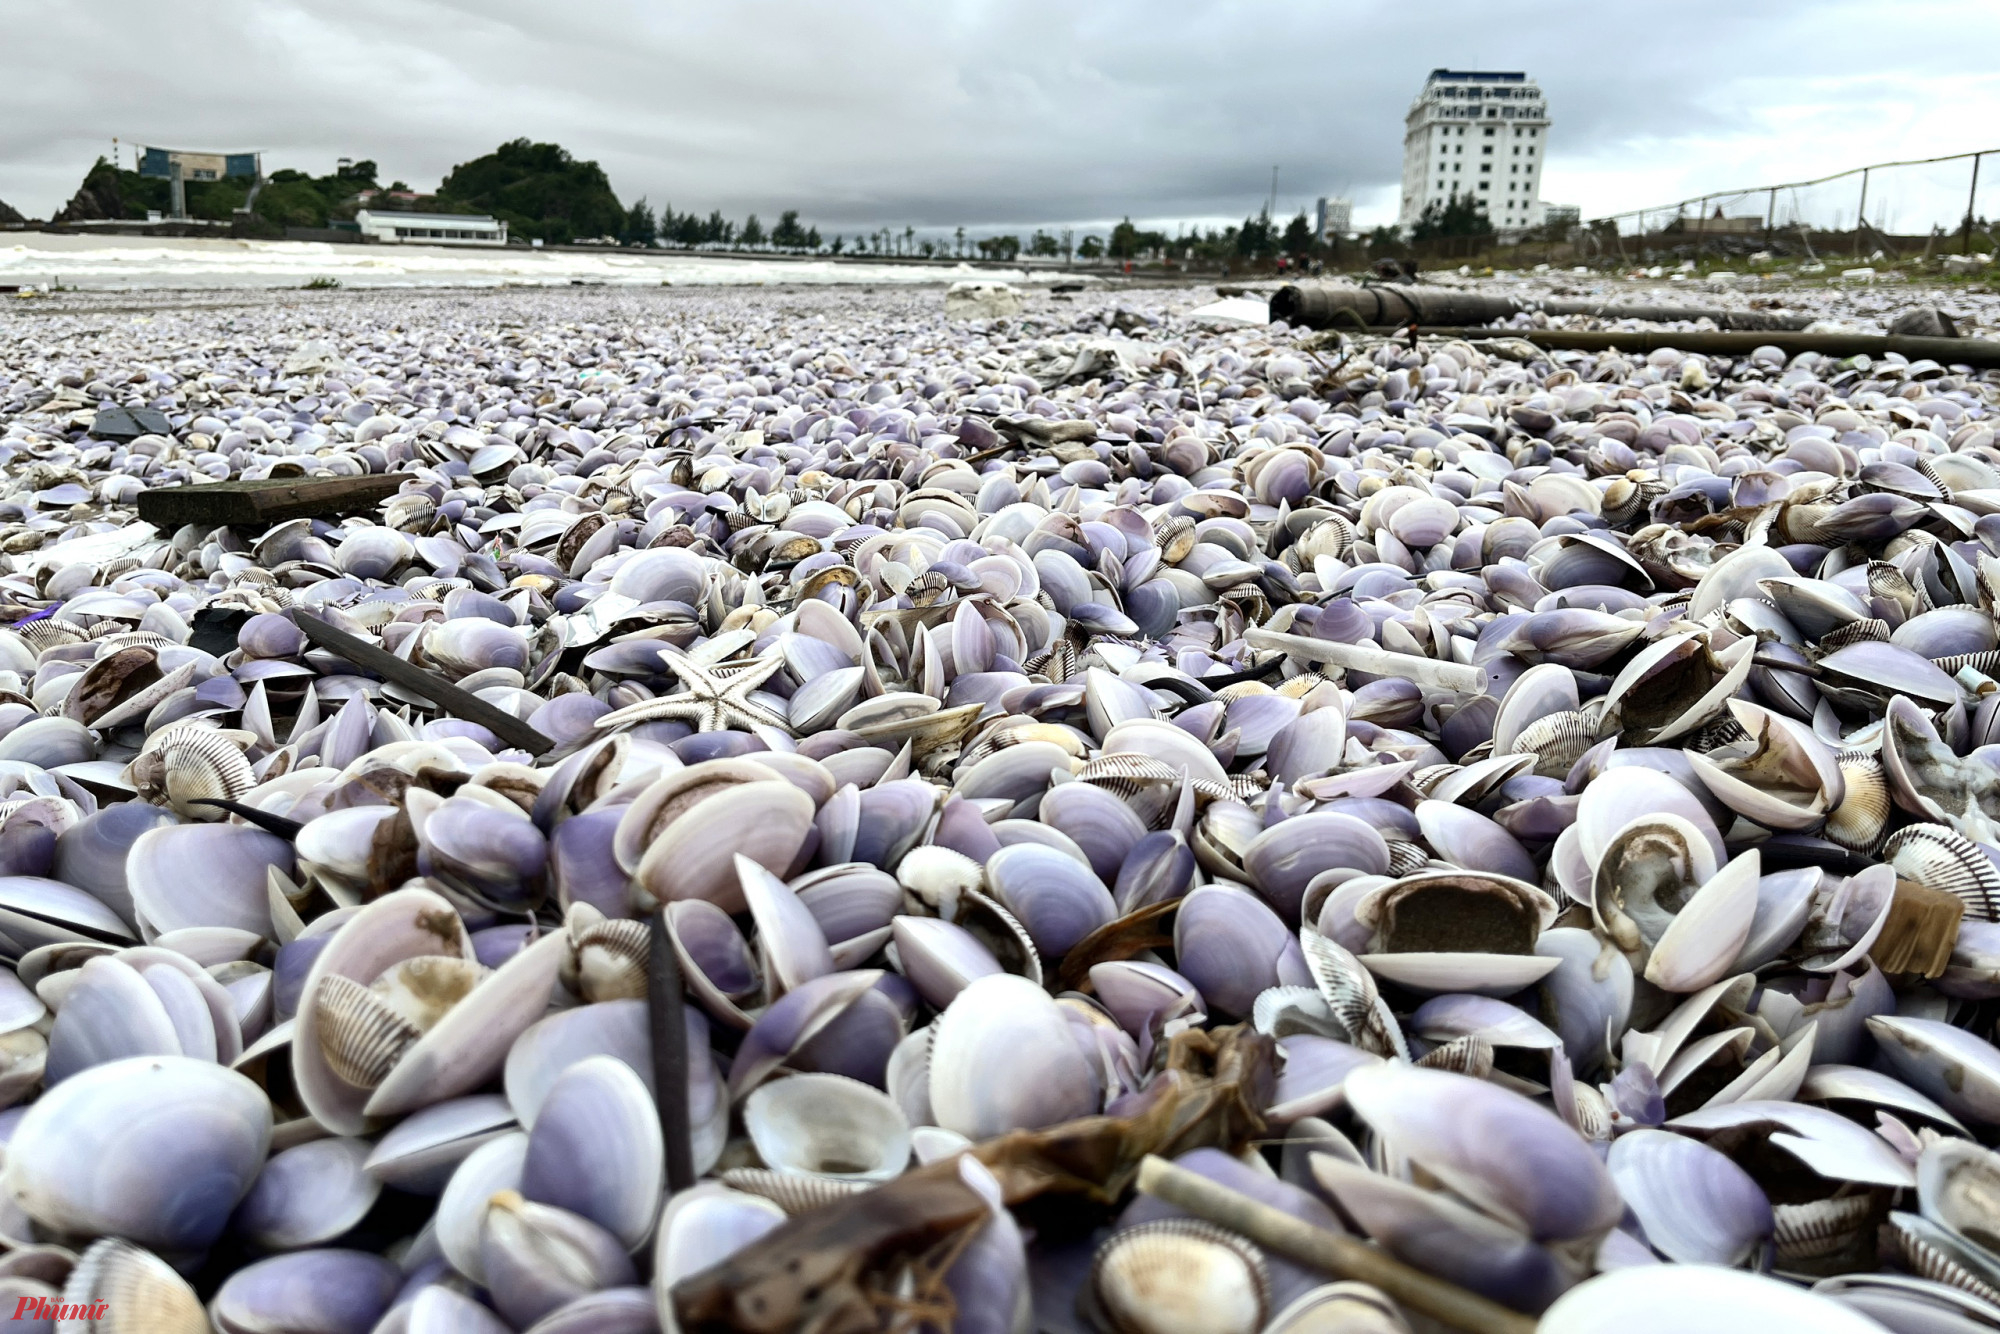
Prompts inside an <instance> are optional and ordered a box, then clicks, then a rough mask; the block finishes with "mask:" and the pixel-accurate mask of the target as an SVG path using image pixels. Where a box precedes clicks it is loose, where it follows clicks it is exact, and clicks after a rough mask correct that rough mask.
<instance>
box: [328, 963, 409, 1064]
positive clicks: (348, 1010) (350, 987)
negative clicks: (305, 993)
mask: <svg viewBox="0 0 2000 1334" xmlns="http://www.w3.org/2000/svg"><path fill="white" fill-rule="evenodd" d="M313 1007H314V1009H315V1010H317V1011H318V1019H319V1033H320V1048H321V1050H322V1051H324V1052H325V1053H326V1063H327V1065H328V1066H330V1067H331V1068H332V1070H333V1072H334V1073H335V1074H336V1075H339V1076H340V1077H341V1078H342V1079H344V1080H346V1081H347V1082H348V1083H350V1084H352V1085H354V1087H356V1088H364V1089H372V1088H376V1087H378V1086H380V1084H381V1083H382V1081H383V1080H385V1079H387V1078H388V1077H389V1072H390V1071H391V1070H394V1069H395V1068H396V1063H397V1062H398V1061H400V1060H402V1059H403V1057H404V1055H405V1054H406V1053H408V1051H409V1050H410V1048H411V1047H414V1046H415V1045H416V1044H417V1039H418V1038H420V1037H422V1036H423V1035H424V1031H423V1030H422V1029H421V1028H418V1027H417V1026H416V1025H415V1024H414V1023H412V1022H411V1021H410V1020H408V1019H406V1018H404V1017H403V1016H402V1015H400V1014H398V1013H397V1012H396V1010H395V1008H394V1007H393V1006H391V1005H390V1004H389V1002H388V1001H386V1000H384V999H383V998H382V995H381V993H379V992H377V991H373V990H371V989H369V988H368V987H364V986H362V985H361V984H360V983H359V982H356V981H355V980H354V979H353V978H350V977H342V976H341V975H340V974H338V973H329V974H328V975H327V976H326V978H325V979H324V980H323V981H321V983H320V985H319V990H318V991H317V992H316V993H314V996H313Z"/></svg>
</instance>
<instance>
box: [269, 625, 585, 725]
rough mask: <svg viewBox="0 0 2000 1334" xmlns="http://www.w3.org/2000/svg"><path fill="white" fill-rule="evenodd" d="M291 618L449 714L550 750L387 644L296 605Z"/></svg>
mask: <svg viewBox="0 0 2000 1334" xmlns="http://www.w3.org/2000/svg"><path fill="white" fill-rule="evenodd" d="M291 618H292V623H293V624H294V625H296V626H298V627H299V629H300V630H302V631H304V632H305V636H306V638H307V639H310V640H312V642H313V643H315V644H317V645H319V646H320V647H321V648H323V649H326V650H328V651H330V652H333V653H337V654H339V655H340V656H341V657H343V658H345V659H347V660H348V661H349V662H351V663H353V664H354V665H355V666H356V667H359V668H361V669H362V670H364V671H370V672H373V673H375V674H376V675H377V676H379V677H381V678H382V679H383V680H385V681H393V682H394V683H395V684H397V685H399V686H402V687H403V688H404V689H405V690H411V691H414V692H416V693H417V694H419V695H422V696H423V697H424V698H425V699H427V700H429V701H430V702H431V703H433V704H435V705H437V706H438V707H439V708H440V709H442V710H444V711H445V712H446V713H448V714H450V715H451V716H452V717H454V718H463V719H465V721H467V722H469V723H478V724H479V725H480V726H481V727H483V728H485V729H486V730H487V731H489V732H491V733H492V734H493V735H494V736H496V737H498V738H500V740H501V741H503V742H505V743H506V744H507V745H510V746H517V747H519V748H520V749H522V750H525V751H527V752H528V753H529V754H530V755H541V754H545V753H547V752H548V751H551V750H553V749H555V744H556V743H555V742H553V741H551V740H549V738H547V737H545V736H543V735H542V734H541V733H540V732H537V731H536V730H535V729H534V728H532V727H530V726H528V724H527V723H525V722H523V721H522V720H521V719H519V718H516V717H515V716H514V715H513V714H511V713H509V712H507V711H506V710H505V709H502V708H499V707H497V706H495V705H492V704H488V703H487V702H486V701H485V700H483V699H481V698H479V696H477V695H475V694H473V693H472V692H471V691H469V690H461V689H459V688H458V687H457V686H455V685H453V684H452V683H451V682H449V681H447V680H445V679H444V678H443V677H442V676H439V675H438V674H437V673H435V672H427V671H425V670H424V669H423V668H421V667H419V666H417V665H416V664H415V663H413V662H405V661H403V660H402V659H401V658H399V657H397V656H396V655H395V654H393V653H391V652H389V651H388V650H387V649H384V648H378V647H376V646H375V645H373V644H370V643H369V642H367V641H366V640H363V639H356V638H355V637H354V636H353V635H350V634H348V633H347V632H346V631H345V630H336V629H334V627H332V626H330V625H328V624H327V623H326V622H325V621H322V620H321V619H319V617H317V616H314V615H312V614H311V613H310V612H304V611H298V610H295V611H293V612H292V614H291Z"/></svg>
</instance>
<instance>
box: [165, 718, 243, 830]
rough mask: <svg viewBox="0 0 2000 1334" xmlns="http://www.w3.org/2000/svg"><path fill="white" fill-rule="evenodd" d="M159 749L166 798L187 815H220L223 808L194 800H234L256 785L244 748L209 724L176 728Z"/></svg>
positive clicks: (208, 817)
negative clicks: (199, 804)
mask: <svg viewBox="0 0 2000 1334" xmlns="http://www.w3.org/2000/svg"><path fill="white" fill-rule="evenodd" d="M159 752H160V757H159V762H160V773H161V787H162V789H163V790H164V791H165V793H166V797H167V802H168V804H170V805H171V806H172V807H173V808H174V810H175V811H176V812H178V813H179V814H180V815H181V816H183V817H184V818H186V819H190V820H216V819H220V818H222V815H223V812H222V811H221V809H220V808H218V807H215V806H198V805H195V804H194V803H195V802H197V801H203V800H211V799H216V798H220V799H222V800H225V801H234V800H236V799H237V798H238V797H241V796H242V795H243V794H244V793H245V792H248V791H249V790H250V789H251V788H253V787H255V786H256V785H257V777H256V775H255V774H254V773H253V772H252V771H251V768H250V761H249V760H248V759H246V758H244V755H243V751H242V750H241V749H240V748H239V747H238V746H237V745H236V744H235V743H234V742H232V741H230V740H229V739H228V738H227V737H225V736H223V735H221V734H220V733H217V732H213V731H210V730H208V729H206V728H198V727H181V728H176V729H175V731H174V735H173V736H172V737H171V738H169V739H168V740H166V741H165V742H163V743H161V745H160V748H159Z"/></svg>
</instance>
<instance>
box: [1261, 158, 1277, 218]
mask: <svg viewBox="0 0 2000 1334" xmlns="http://www.w3.org/2000/svg"><path fill="white" fill-rule="evenodd" d="M1264 216H1265V217H1267V218H1275V217H1277V216H1278V168H1277V166H1276V164H1273V165H1272V167H1271V202H1270V203H1269V204H1267V205H1265V207H1264Z"/></svg>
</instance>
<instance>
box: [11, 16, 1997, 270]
mask: <svg viewBox="0 0 2000 1334" xmlns="http://www.w3.org/2000/svg"><path fill="white" fill-rule="evenodd" d="M8 8H9V10H10V15H9V19H8V25H7V26H8V30H9V35H10V47H11V49H10V59H9V61H8V72H7V78H6V79H5V80H4V81H0V198H4V199H6V200H7V201H8V202H10V203H12V204H14V205H15V206H16V207H17V208H20V209H22V210H23V211H24V212H27V213H30V214H35V215H42V216H46V215H47V214H48V213H49V212H51V211H53V210H54V209H56V208H58V207H60V206H61V204H62V202H63V201H64V200H65V199H66V198H67V197H68V196H69V194H70V192H71V191H72V190H74V188H75V185H76V182H77V180H78V179H79V178H80V177H81V175H82V173H83V170H84V168H85V167H87V166H88V165H89V162H90V160H91V158H92V157H94V156H95V155H96V154H98V153H104V152H108V151H109V150H110V144H111V139H112V137H113V136H114V135H115V136H119V137H120V138H122V139H123V140H124V142H125V143H126V144H128V145H129V144H131V143H133V142H135V141H143V142H149V143H161V144H167V145H175V146H186V147H190V148H208V147H213V148H259V149H262V150H263V151H264V153H265V162H266V165H267V167H276V166H285V165H290V166H297V167H301V168H303V169H306V170H311V171H314V172H322V171H326V170H329V169H330V168H331V166H332V164H333V159H334V158H335V157H337V156H341V155H349V156H354V157H372V158H374V159H376V160H377V161H378V162H379V163H380V164H381V166H382V170H383V172H384V174H385V178H386V177H391V176H393V177H396V178H400V179H403V180H406V181H409V182H411V183H412V184H414V185H417V186H419V187H424V188H428V187H430V186H433V185H435V183H436V182H437V181H438V179H439V178H440V177H441V176H442V175H443V174H444V173H445V172H447V171H448V170H449V169H450V168H451V166H452V165H453V164H454V163H456V162H461V161H464V160H466V159H468V158H471V157H475V156H477V155H479V154H481V153H484V152H487V151H490V149H491V148H492V147H493V146H494V145H495V144H496V143H498V142H500V141H501V140H504V139H508V138H512V137H515V136H518V135H527V136H530V137H533V138H536V139H543V140H554V141H556V142H559V143H561V144H563V145H564V146H566V147H567V148H569V149H570V150H571V151H572V152H574V153H576V154H577V155H578V156H580V157H587V158H594V159H596V160H597V161H598V162H599V163H601V164H602V165H603V166H604V168H605V170H606V171H607V172H608V173H609V175H610V177H611V181H612V185H613V187H614V188H615V189H616V190H617V192H618V194H619V196H620V198H621V199H624V200H627V201H628V202H629V201H630V200H632V199H635V198H637V197H639V196H641V195H644V196H646V197H648V198H649V199H651V200H652V201H653V202H654V203H655V204H659V203H661V202H667V201H670V202H671V203H672V204H673V205H674V206H675V207H676V208H679V209H685V208H689V207H693V208H698V209H700V210H702V211H706V210H708V209H710V208H720V209H722V210H723V211H724V212H725V213H727V214H729V215H731V216H736V217H740V216H742V215H743V214H744V213H746V212H749V211H752V210H755V211H758V212H761V213H763V214H764V215H765V216H766V217H767V218H768V217H770V216H771V215H773V214H774V213H775V212H776V211H777V210H779V209H781V208H786V207H797V208H800V209H801V210H803V212H804V213H805V215H806V216H807V217H809V218H811V219H813V220H815V221H817V222H818V223H819V225H820V226H821V227H822V229H823V230H827V229H839V230H848V231H858V230H862V229H864V228H867V227H872V226H875V225H880V224H896V225H901V224H905V223H908V224H911V225H915V226H917V227H919V228H933V229H935V228H949V227H952V226H954V225H959V224H963V225H966V226H967V227H968V228H970V229H973V230H975V231H977V230H986V229H990V228H992V227H996V226H1004V227H1007V228H1018V227H1026V226H1034V225H1037V224H1050V225H1057V224H1061V223H1064V222H1085V223H1089V222H1097V221H1102V220H1107V219H1113V218H1116V217H1119V216H1121V215H1126V214H1129V215H1131V216H1133V217H1134V218H1139V219H1147V220H1152V221H1154V222H1156V223H1157V222H1164V223H1166V224H1168V225H1169V226H1171V225H1172V222H1173V221H1174V220H1199V219H1216V218H1231V217H1241V216H1243V215H1244V214H1246V213H1248V212H1252V211H1254V210H1255V209H1256V208H1258V207H1259V206H1260V205H1261V203H1262V201H1263V200H1264V198H1265V196H1266V193H1267V192H1268V190H1269V187H1270V172H1271V166H1272V164H1273V163H1276V164H1279V166H1280V168H1281V172H1280V181H1279V205H1280V210H1281V211H1282V212H1286V213H1289V212H1291V211H1293V210H1295V209H1297V208H1299V207H1300V206H1301V205H1302V204H1303V203H1305V202H1306V201H1309V200H1310V199H1311V198H1312V197H1313V196H1315V195H1318V194H1323V193H1339V192H1342V191H1345V192H1348V193H1350V194H1353V195H1355V196H1356V197H1357V198H1358V199H1359V200H1360V201H1361V204H1362V214H1363V216H1367V214H1368V213H1369V212H1370V211H1371V210H1370V208H1369V205H1370V203H1371V201H1372V202H1374V203H1375V204H1376V205H1377V208H1376V209H1375V210H1373V211H1375V212H1377V213H1378V214H1379V213H1380V212H1382V211H1384V210H1383V206H1386V203H1387V201H1388V198H1389V195H1390V194H1391V193H1392V191H1393V189H1394V186H1395V182H1396V181H1397V180H1398V178H1399V175H1400V168H1401V153H1402V118H1403V115H1404V113H1405V111H1406V110H1407V108H1408V105H1409V102H1410V99H1411V97H1412V96H1413V95H1414V94H1415V92H1416V91H1417V88H1418V87H1419V85H1420V84H1421V82H1422V80H1423V77H1424V75H1425V73H1426V72H1427V71H1428V70H1429V69H1431V68H1432V67H1433V66H1439V65H1446V66H1453V67H1459V68H1464V67H1473V68H1508V69H1515V68H1518V69H1525V70H1527V71H1529V72H1530V73H1532V74H1533V75H1535V76H1536V78H1537V79H1538V80H1539V81H1540V83H1541V85H1542V86H1543V88H1544V89H1545V90H1546V91H1547V93H1548V97H1549V102H1550V106H1551V109H1552V112H1553V115H1554V117H1555V121H1556V126H1555V130H1554V134H1553V136H1552V139H1551V159H1550V164H1549V168H1548V181H1549V186H1548V190H1547V193H1549V194H1550V196H1551V197H1556V198H1574V199H1576V200H1577V201H1578V202H1581V203H1584V204H1585V205H1586V206H1587V207H1588V208H1589V209H1590V210H1591V211H1593V212H1598V211H1609V210H1611V209H1614V208H1618V207H1629V206H1635V205H1638V204H1644V203H1652V202H1658V201H1659V200H1663V199H1671V198H1674V197H1675V196H1676V195H1678V194H1679V193H1681V192H1682V191H1683V190H1700V189H1707V188H1710V187H1712V186H1722V185H1728V184H1735V183H1739V182H1740V183H1749V182H1751V181H1754V180H1759V179H1768V178H1770V176H1772V175H1774V176H1777V177H1780V178H1782V177H1784V176H1786V175H1787V174H1790V173H1792V172H1795V171H1796V172H1801V173H1802V172H1805V171H1807V170H1808V169H1816V168H1822V167H1824V168H1829V169H1830V168H1834V167H1838V166H1844V165H1848V164H1850V163H1859V162H1865V161H1869V160H1873V159H1879V158H1883V157H1892V156H1905V155H1908V156H1924V155H1928V154H1929V153H1933V152H1949V151H1956V150H1959V149H1963V148H1975V147H1989V146H1991V145H1988V144H1984V143H1974V142H1971V141H1970V140H1968V139H1965V138H1963V136H1965V135H1975V134H1978V133H1979V132H1980V131H1979V129H1978V128H1977V127H1978V126H1979V125H1981V124H1982V123H1983V124H1985V125H1991V124H1993V123H1996V116H1995V115H1994V112H1996V111H2000V76H1996V75H1994V74H1993V73H1991V72H1990V52H1991V51H1992V50H1994V49H1996V43H2000V9H1996V7H1995V6H1993V5H1992V4H1990V3H1988V2H1986V0H1965V2H1963V3H1944V2H1942V0H1940V2H1939V3H1928V4H1925V3H1914V4H1913V3H1905V4H1901V5H1898V6H1897V7H1896V10H1895V23H1894V27H1895V29H1896V31H1897V33H1901V34H1903V36H1902V37H1898V36H1896V35H1895V34H1893V33H1890V32H1886V31H1884V29H1883V27H1882V11H1881V10H1880V8H1879V7H1878V6H1874V5H1866V4H1861V3H1858V2H1856V3H1803V2H1801V3H1775V2H1767V3H1759V0H1681V2H1680V3H1678V4H1676V5H1673V6H1658V5H1638V4H1620V3H1612V4H1605V3H1601V0H1600V2H1598V3H1542V4H1535V5H1529V6H1523V5H1495V4H1491V3H1483V2H1478V0H1429V2H1428V3H1424V4H1412V3H1409V2H1408V0H1397V2H1395V3H1361V2H1349V3H1321V4H1316V5H1315V4H1297V3H1293V4H1275V3H1264V2H1262V0H1245V2H1243V3H1234V4H1188V3H1177V2H1176V0H1099V3H1094V4H1080V3H1077V2H1076V0H1011V2H1006V3H1003V2H1002V0H880V2H876V3H871V2H870V0H863V3H861V4H856V5H838V6H836V5H825V4H810V3H803V2H802V0H759V2H757V3H733V4H728V3H726V4H716V3H707V4H695V3H685V2H683V0H672V2H671V3H659V2H658V0H654V2H653V3H645V2H643V0H623V2H620V0H606V2H602V3H600V2H598V0H572V3H568V4H559V5H550V4H547V3H543V2H541V0H536V2H535V3H529V2H527V0H490V2H488V3H471V0H399V2H394V3H392V2H390V0H338V2H336V3H323V2H322V0H254V2H252V0H198V2H197V3H191V4H181V5H160V4H155V3H147V2H146V0H93V2H92V3H87V4H77V3H74V0H12V3H10V5H9V6H8ZM1945 90H1948V92H1946V91H1945ZM1947 96H1948V98H1949V100H1950V106H1949V107H1943V106H1939V107H1938V110H1937V111H1936V112H1935V113H1934V112H1933V111H1932V107H1933V106H1936V105H1937V104H1938V103H1939V102H1940V101H1941V100H1942V99H1943V98H1944V97H1947ZM1946 111H1951V112H1954V113H1955V114H1954V115H1952V116H1949V117H1947V116H1945V115H1944V113H1945V112H1946ZM1982 113H1983V114H1982ZM1933 116H1935V119H1934V118H1933ZM1954 126H1955V127H1957V128H1956V129H1954ZM1954 133H1956V134H1957V135H1959V136H1960V137H1959V138H1957V139H1953V140H1952V141H1951V142H1942V140H1944V139H1949V138H1951V136H1952V135H1953V134H1954ZM1767 173H1768V175H1767ZM1639 192H1644V195H1645V197H1635V195H1637V194H1638V193H1639Z"/></svg>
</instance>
